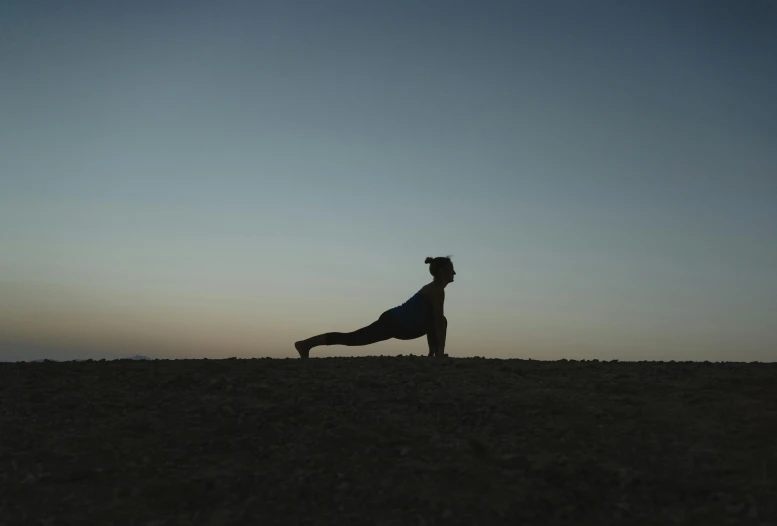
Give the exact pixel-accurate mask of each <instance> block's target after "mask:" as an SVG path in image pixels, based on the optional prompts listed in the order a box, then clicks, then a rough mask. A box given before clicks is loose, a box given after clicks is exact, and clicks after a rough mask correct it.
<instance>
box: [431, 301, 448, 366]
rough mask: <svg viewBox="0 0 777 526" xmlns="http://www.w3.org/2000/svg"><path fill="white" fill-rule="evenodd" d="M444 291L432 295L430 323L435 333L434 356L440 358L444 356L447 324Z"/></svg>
mask: <svg viewBox="0 0 777 526" xmlns="http://www.w3.org/2000/svg"><path fill="white" fill-rule="evenodd" d="M444 306H445V291H444V290H440V291H439V292H434V293H433V294H432V321H433V325H434V333H435V339H434V340H435V342H436V344H437V345H436V349H435V356H437V357H438V358H442V357H443V356H445V338H446V336H447V333H448V327H447V323H445V308H444Z"/></svg>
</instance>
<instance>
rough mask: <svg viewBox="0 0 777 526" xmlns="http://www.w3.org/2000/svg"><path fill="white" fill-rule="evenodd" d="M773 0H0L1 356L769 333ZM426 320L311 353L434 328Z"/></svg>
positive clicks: (557, 354)
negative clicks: (414, 299) (439, 324)
mask: <svg viewBox="0 0 777 526" xmlns="http://www.w3.org/2000/svg"><path fill="white" fill-rule="evenodd" d="M776 24H777V7H776V4H775V3H773V2H768V1H751V2H717V1H708V2H701V1H699V2H690V1H688V2H615V1H612V2H610V1H594V2H570V1H563V2H562V1H542V2H540V1H537V2H532V1H527V2H488V1H479V2H474V1H473V2H457V1H446V2H441V1H440V2H438V1H420V2H419V1H414V2H409V1H396V2H356V1H348V2H345V1H331V2H313V1H310V2H247V1H246V2H225V3H222V2H215V1H214V2H186V3H183V2H140V1H139V2H127V3H123V4H121V3H119V2H86V1H73V2H67V3H59V2H26V1H25V2H21V1H17V2H14V1H12V2H7V3H4V7H3V9H2V11H0V115H2V116H3V117H2V119H0V185H1V186H0V188H1V189H2V190H1V191H0V246H1V247H2V254H1V255H0V360H22V359H37V358H42V357H51V358H55V359H68V358H81V357H98V356H99V357H103V356H105V357H111V356H119V355H134V354H143V355H149V356H158V357H192V358H197V357H203V356H207V357H227V356H240V357H250V356H274V357H284V356H289V357H291V356H294V355H296V353H295V351H294V349H293V346H292V343H293V342H294V341H295V340H297V339H301V338H304V337H308V336H311V335H313V334H317V333H320V332H327V331H342V332H346V331H350V330H355V329H357V328H359V327H361V326H363V325H366V324H368V323H371V322H372V321H374V320H375V319H377V317H378V316H379V315H380V314H381V313H382V312H383V311H384V310H386V309H389V308H391V307H393V306H396V305H398V304H401V303H402V302H404V301H405V300H407V299H408V298H409V297H410V296H411V295H412V294H413V293H415V291H416V290H418V289H419V288H420V287H421V286H422V285H423V284H424V283H426V282H427V281H428V280H429V279H430V276H429V274H428V271H427V267H426V266H425V265H424V264H423V261H424V259H425V257H427V256H438V255H446V254H453V256H454V258H453V260H454V262H455V264H456V270H457V280H456V282H455V283H453V284H452V285H450V286H449V288H448V289H447V302H446V313H447V317H448V320H449V323H450V327H449V335H448V351H449V353H450V354H451V355H453V356H473V355H478V356H487V357H500V358H535V359H559V358H564V357H566V358H578V359H579V358H600V359H612V358H618V359H622V360H633V359H640V360H641V359H648V360H669V359H675V360H704V359H708V360H735V361H751V360H760V361H773V360H774V359H775V356H776V355H777V329H775V327H774V326H775V325H777V324H775V323H774V320H777V244H776V243H775V242H774V240H775V239H777V175H775V174H777V101H775V96H774V94H775V93H777V32H775V31H774V28H775V27H776ZM425 345H426V342H425V339H419V340H416V341H413V342H398V341H393V342H386V343H380V344H377V345H374V346H370V347H364V348H346V347H330V348H319V349H317V350H314V352H313V354H314V355H319V356H346V355H353V356H360V355H367V354H400V353H404V354H407V353H416V354H421V353H423V354H425V353H426V350H425V348H424V347H425Z"/></svg>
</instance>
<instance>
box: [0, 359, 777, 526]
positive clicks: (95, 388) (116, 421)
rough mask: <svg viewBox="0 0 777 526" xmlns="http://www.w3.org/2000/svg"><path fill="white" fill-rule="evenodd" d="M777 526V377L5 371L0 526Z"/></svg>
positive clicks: (574, 370) (641, 365)
mask: <svg viewBox="0 0 777 526" xmlns="http://www.w3.org/2000/svg"><path fill="white" fill-rule="evenodd" d="M673 523H676V524H704V525H710V524H757V525H767V524H769V525H775V526H777V364H764V363H752V364H745V363H706V362H705V363H689V362H682V363H680V362H670V363H667V362H598V361H564V360H562V361H553V362H550V361H536V360H490V359H482V358H448V359H441V360H437V359H431V358H426V357H421V356H399V357H382V356H381V357H368V358H363V357H360V358H311V359H309V360H299V359H288V360H279V359H255V360H242V359H241V360H238V359H226V360H153V361H132V360H121V361H88V362H62V363H56V362H44V363H0V525H6V524H7V525H17V524H19V525H28V524H29V525H45V524H50V525H58V526H65V525H67V524H70V525H73V526H75V525H91V524H94V525H108V524H117V525H134V524H137V525H143V526H145V525H164V524H182V525H184V524H186V525H199V524H203V525H204V524H207V525H211V524H214V525H215V524H262V525H272V524H332V525H334V524H337V525H346V524H354V525H356V524H359V525H364V524H375V525H430V526H431V525H435V524H466V525H473V524H477V525H490V524H538V525H549V524H574V525H581V524H596V525H606V524H656V525H659V524H660V525H666V524H673Z"/></svg>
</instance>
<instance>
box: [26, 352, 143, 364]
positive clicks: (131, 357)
mask: <svg viewBox="0 0 777 526" xmlns="http://www.w3.org/2000/svg"><path fill="white" fill-rule="evenodd" d="M105 359H106V360H108V361H112V360H152V359H153V358H149V357H148V356H143V355H142V354H136V355H135V356H122V357H121V358H105ZM62 361H65V362H85V361H86V360H50V359H49V358H41V359H40V360H29V363H43V362H62Z"/></svg>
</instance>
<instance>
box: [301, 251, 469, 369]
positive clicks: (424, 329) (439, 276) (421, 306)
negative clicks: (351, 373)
mask: <svg viewBox="0 0 777 526" xmlns="http://www.w3.org/2000/svg"><path fill="white" fill-rule="evenodd" d="M425 263H426V264H428V265H429V273H430V274H431V275H432V276H434V280H433V281H432V282H431V283H428V284H426V285H424V286H423V287H421V290H419V291H418V292H416V294H415V295H414V296H413V297H412V298H410V299H409V300H407V301H406V302H405V303H403V304H402V305H400V306H399V307H394V308H393V309H389V310H387V311H386V312H384V313H383V314H381V315H380V318H378V320H377V321H375V322H374V323H372V324H370V325H368V326H366V327H363V328H361V329H359V330H357V331H354V332H345V333H343V332H327V333H326V334H319V335H318V336H313V337H312V338H308V339H307V340H301V341H298V342H296V343H295V344H294V347H296V348H297V352H298V353H299V356H300V358H307V357H308V356H309V355H310V349H312V348H313V347H316V346H318V345H349V346H361V345H369V344H371V343H376V342H382V341H385V340H388V339H391V338H396V339H398V340H414V339H416V338H420V337H421V336H423V335H426V341H427V342H428V343H429V356H434V357H437V358H442V357H443V356H447V355H446V354H445V336H446V333H447V330H448V320H447V319H446V318H445V315H444V311H443V305H444V303H445V287H447V286H448V283H451V282H453V276H455V275H456V271H455V270H453V263H452V262H451V259H450V256H448V257H439V258H426V261H425Z"/></svg>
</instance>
